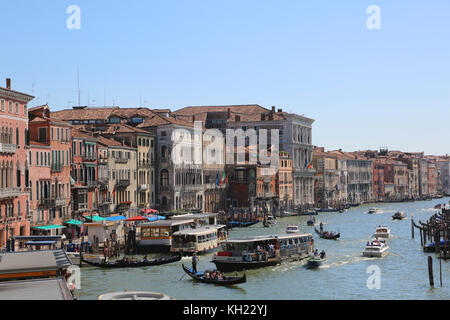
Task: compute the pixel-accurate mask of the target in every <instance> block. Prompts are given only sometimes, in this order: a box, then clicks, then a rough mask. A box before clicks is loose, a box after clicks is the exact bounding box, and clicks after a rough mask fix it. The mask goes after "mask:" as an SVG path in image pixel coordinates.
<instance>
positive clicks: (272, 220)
mask: <svg viewBox="0 0 450 320" xmlns="http://www.w3.org/2000/svg"><path fill="white" fill-rule="evenodd" d="M276 224H277V220H276V219H275V217H274V216H267V219H265V220H264V222H263V225H264V227H266V228H267V227H271V226H274V225H276Z"/></svg>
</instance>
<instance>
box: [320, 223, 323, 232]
mask: <svg viewBox="0 0 450 320" xmlns="http://www.w3.org/2000/svg"><path fill="white" fill-rule="evenodd" d="M320 232H321V233H322V232H323V223H322V221H320Z"/></svg>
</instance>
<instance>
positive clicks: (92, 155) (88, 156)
mask: <svg viewBox="0 0 450 320" xmlns="http://www.w3.org/2000/svg"><path fill="white" fill-rule="evenodd" d="M83 159H84V160H86V161H95V160H97V155H96V154H95V153H86V154H84V155H83Z"/></svg>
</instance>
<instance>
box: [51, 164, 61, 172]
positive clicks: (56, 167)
mask: <svg viewBox="0 0 450 320" xmlns="http://www.w3.org/2000/svg"><path fill="white" fill-rule="evenodd" d="M61 171H62V165H61V164H60V163H53V164H52V166H51V172H61Z"/></svg>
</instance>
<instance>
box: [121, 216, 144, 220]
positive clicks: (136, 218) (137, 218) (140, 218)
mask: <svg viewBox="0 0 450 320" xmlns="http://www.w3.org/2000/svg"><path fill="white" fill-rule="evenodd" d="M126 221H148V219H147V218H146V217H142V216H137V217H133V218H128V219H127V220H126Z"/></svg>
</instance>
